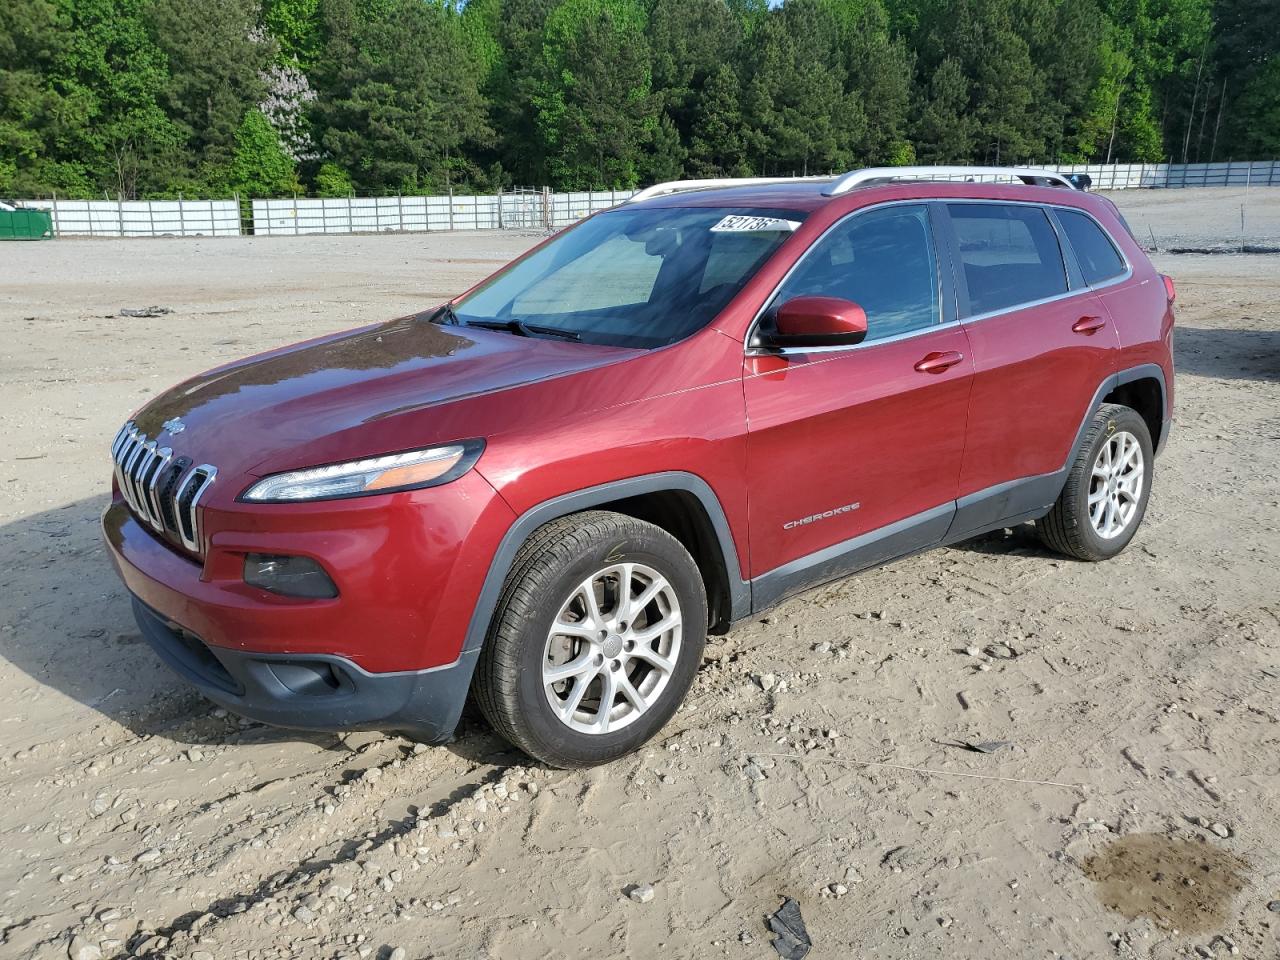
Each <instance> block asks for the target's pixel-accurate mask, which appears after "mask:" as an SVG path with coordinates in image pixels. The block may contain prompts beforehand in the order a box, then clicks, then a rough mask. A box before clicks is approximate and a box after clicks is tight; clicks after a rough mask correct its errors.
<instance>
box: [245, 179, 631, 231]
mask: <svg viewBox="0 0 1280 960" xmlns="http://www.w3.org/2000/svg"><path fill="white" fill-rule="evenodd" d="M631 195H632V191H630V190H600V191H596V192H593V193H551V192H550V191H521V192H516V193H503V194H499V195H497V196H471V195H447V196H443V197H336V198H325V199H319V198H309V197H297V198H294V199H289V200H254V201H253V232H254V234H258V235H262V236H289V237H294V236H299V235H302V234H313V233H383V232H396V233H403V232H410V233H413V232H422V231H427V230H510V229H521V228H523V229H546V228H554V227H562V226H566V225H568V224H570V223H573V222H575V221H577V220H581V219H582V218H583V217H585V216H587V215H589V214H592V213H595V212H596V211H598V210H605V209H608V208H609V207H612V206H614V205H615V204H618V203H621V202H622V201H623V200H626V199H627V198H628V197H630V196H631Z"/></svg>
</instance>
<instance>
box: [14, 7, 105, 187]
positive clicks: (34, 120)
mask: <svg viewBox="0 0 1280 960" xmlns="http://www.w3.org/2000/svg"><path fill="white" fill-rule="evenodd" d="M68 19H69V18H68V17H67V16H66V14H65V11H63V10H60V9H59V8H58V7H57V6H56V5H55V4H54V3H52V2H51V0H30V2H25V3H12V4H3V5H0V195H3V194H20V195H21V194H35V193H48V192H51V191H54V190H61V191H62V192H63V193H66V192H68V189H70V191H71V192H73V193H85V192H88V191H89V190H91V189H92V184H91V183H90V182H89V180H88V178H87V176H86V171H85V169H84V166H83V164H81V163H79V162H77V159H76V158H74V157H69V158H66V159H60V158H59V157H58V152H59V151H58V147H59V144H60V143H61V142H63V141H65V139H66V138H67V137H68V135H69V134H70V133H71V132H72V131H73V130H74V129H75V127H76V126H77V125H78V124H80V123H83V121H84V114H85V110H86V106H87V104H86V103H85V99H86V98H85V97H84V96H83V91H82V92H81V95H80V96H78V97H77V96H70V97H68V96H64V95H62V94H61V93H60V92H58V91H57V90H55V89H54V88H53V87H52V86H51V84H50V82H49V81H50V76H51V74H52V73H53V72H54V70H55V68H56V65H57V63H58V61H59V58H60V57H61V56H62V55H63V53H64V50H65V40H66V37H67V30H68V26H69V24H68Z"/></svg>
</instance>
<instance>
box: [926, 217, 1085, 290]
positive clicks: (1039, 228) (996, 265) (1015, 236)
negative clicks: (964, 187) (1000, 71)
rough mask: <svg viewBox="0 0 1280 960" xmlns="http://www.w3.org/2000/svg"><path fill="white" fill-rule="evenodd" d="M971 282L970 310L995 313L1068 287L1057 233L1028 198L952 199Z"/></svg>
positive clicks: (956, 226)
mask: <svg viewBox="0 0 1280 960" xmlns="http://www.w3.org/2000/svg"><path fill="white" fill-rule="evenodd" d="M947 209H948V211H949V212H950V213H951V222H952V224H953V225H954V228H955V235H956V240H957V242H958V243H959V246H960V263H961V265H962V267H963V269H964V277H965V281H966V282H967V284H968V287H969V313H970V314H977V313H990V312H992V311H995V310H1004V309H1007V308H1009V307H1013V306H1016V305H1017V304H1020V303H1030V302H1032V301H1034V300H1043V299H1045V298H1046V297H1053V296H1057V295H1058V294H1062V293H1066V292H1067V271H1066V267H1065V266H1064V265H1063V262H1062V250H1061V248H1059V246H1058V235H1057V234H1056V233H1054V230H1053V226H1052V224H1050V223H1049V218H1048V216H1047V215H1046V214H1045V212H1044V211H1043V210H1042V209H1040V208H1039V207H1032V206H1027V205H1025V204H1019V205H1014V204H998V203H991V204H986V203H951V204H947Z"/></svg>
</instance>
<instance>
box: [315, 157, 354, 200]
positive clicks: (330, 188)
mask: <svg viewBox="0 0 1280 960" xmlns="http://www.w3.org/2000/svg"><path fill="white" fill-rule="evenodd" d="M355 189H356V185H355V183H353V182H352V180H351V175H350V174H349V173H347V171H345V170H343V169H342V168H341V167H340V166H338V165H337V164H336V163H334V162H332V161H329V162H327V163H322V164H320V169H319V170H318V171H317V172H316V196H317V197H349V196H351V195H352V194H353V193H355Z"/></svg>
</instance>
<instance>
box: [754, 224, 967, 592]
mask: <svg viewBox="0 0 1280 960" xmlns="http://www.w3.org/2000/svg"><path fill="white" fill-rule="evenodd" d="M939 262H940V258H939V256H938V247H937V243H936V241H935V232H934V225H933V220H932V217H931V215H930V209H929V205H928V204H926V203H903V204H889V205H885V206H877V207H871V208H868V209H865V210H862V211H858V212H856V213H853V214H851V215H850V216H848V217H846V218H845V219H844V220H842V221H840V222H839V223H837V224H836V225H835V226H834V227H832V228H831V229H830V230H829V231H828V232H827V234H826V235H825V236H824V237H822V238H821V239H819V240H818V241H817V242H816V243H815V244H814V245H813V247H812V248H811V249H810V250H809V251H808V253H806V255H805V257H804V258H803V259H802V260H801V261H800V262H799V263H798V264H797V265H796V267H795V268H794V269H793V271H792V272H791V273H790V274H789V275H788V277H787V278H786V279H785V280H784V281H783V283H782V285H781V286H780V288H779V290H778V292H777V293H776V294H775V296H774V298H773V299H772V301H771V303H770V305H769V307H767V308H766V310H765V313H764V315H763V317H762V320H761V323H762V324H764V325H765V326H766V328H767V326H768V325H769V324H770V323H771V320H770V317H771V313H772V311H773V310H775V309H776V308H777V307H778V306H780V305H781V304H782V303H785V302H786V301H787V300H790V299H792V298H793V297H798V296H807V295H820V296H832V297H840V298H843V299H846V300H852V301H854V302H855V303H858V304H859V305H861V306H862V307H863V309H864V310H865V311H866V314H867V326H868V334H867V338H866V340H864V341H863V342H862V343H861V344H858V345H856V346H847V347H817V348H813V347H811V348H794V349H787V350H781V351H764V350H754V351H751V352H749V354H748V356H747V358H746V361H745V376H744V382H743V389H744V392H745V395H746V408H747V423H748V435H747V480H748V498H749V513H750V522H751V563H752V576H753V577H757V578H759V579H758V580H757V581H756V584H755V587H754V592H755V602H756V604H757V606H764V605H767V604H768V603H770V602H772V601H773V600H776V599H778V598H779V597H780V596H783V595H786V594H788V593H793V592H795V591H796V590H799V589H802V588H804V587H806V586H809V585H811V584H814V583H818V582H821V581H823V580H828V579H831V578H833V577H835V576H839V575H841V574H843V573H847V572H850V571H851V570H853V569H857V568H858V567H863V566H868V565H871V564H873V563H878V562H881V561H883V560H885V559H889V558H891V557H894V556H898V555H901V554H903V553H908V552H911V551H912V550H916V549H920V548H922V547H925V546H929V545H931V544H932V543H936V542H937V541H938V540H940V539H941V538H942V536H943V534H944V533H945V532H946V530H947V528H948V527H949V526H950V523H951V518H952V515H953V513H954V499H955V495H956V482H957V478H958V475H959V471H960V456H961V451H962V449H963V446H964V423H965V410H966V406H967V404H968V400H969V384H970V370H971V365H970V360H969V357H968V353H969V347H968V344H967V343H966V341H965V335H964V331H963V329H962V328H961V327H960V325H959V323H958V322H957V321H956V315H955V307H954V302H955V301H954V291H953V290H952V288H951V281H950V277H949V275H948V276H945V277H944V276H943V275H942V274H941V272H940V271H939Z"/></svg>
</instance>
